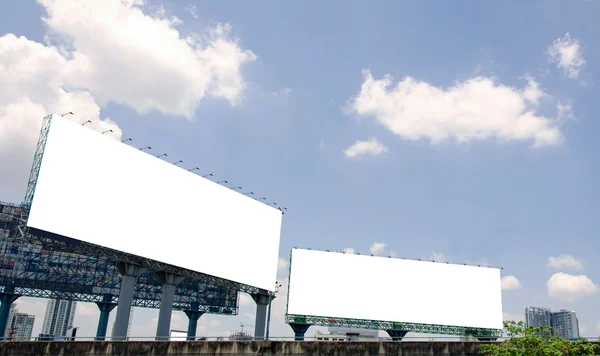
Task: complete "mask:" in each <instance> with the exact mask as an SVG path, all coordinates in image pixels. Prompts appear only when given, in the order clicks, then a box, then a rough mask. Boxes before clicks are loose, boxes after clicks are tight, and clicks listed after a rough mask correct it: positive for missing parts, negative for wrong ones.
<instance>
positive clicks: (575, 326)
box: [525, 307, 579, 339]
mask: <svg viewBox="0 0 600 356" xmlns="http://www.w3.org/2000/svg"><path fill="white" fill-rule="evenodd" d="M525 325H526V326H527V327H540V326H549V327H551V328H552V333H553V334H554V335H557V336H560V337H562V338H565V339H577V338H579V320H577V315H576V314H575V312H574V311H569V310H565V309H561V310H560V311H557V312H553V311H551V310H550V309H547V308H538V307H527V308H525Z"/></svg>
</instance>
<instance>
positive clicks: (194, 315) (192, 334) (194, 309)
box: [184, 302, 204, 340]
mask: <svg viewBox="0 0 600 356" xmlns="http://www.w3.org/2000/svg"><path fill="white" fill-rule="evenodd" d="M198 309H200V303H197V302H194V303H192V305H191V307H190V309H188V310H184V313H185V315H187V317H188V319H189V323H188V330H187V340H196V328H197V327H198V319H200V317H201V316H202V314H204V312H203V311H199V310H198Z"/></svg>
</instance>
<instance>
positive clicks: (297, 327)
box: [289, 323, 310, 341]
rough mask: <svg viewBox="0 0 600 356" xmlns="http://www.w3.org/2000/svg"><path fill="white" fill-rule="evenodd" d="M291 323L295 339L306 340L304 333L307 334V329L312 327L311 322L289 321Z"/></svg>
mask: <svg viewBox="0 0 600 356" xmlns="http://www.w3.org/2000/svg"><path fill="white" fill-rule="evenodd" d="M289 325H290V326H291V327H292V330H294V340H296V341H304V334H306V331H307V330H308V328H310V324H296V323H289Z"/></svg>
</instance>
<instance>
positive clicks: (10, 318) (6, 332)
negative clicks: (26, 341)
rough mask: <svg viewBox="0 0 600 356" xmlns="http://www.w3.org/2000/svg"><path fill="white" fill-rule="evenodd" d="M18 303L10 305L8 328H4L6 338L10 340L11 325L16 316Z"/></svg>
mask: <svg viewBox="0 0 600 356" xmlns="http://www.w3.org/2000/svg"><path fill="white" fill-rule="evenodd" d="M16 306H17V305H16V304H11V305H10V311H9V312H8V320H7V321H6V329H4V330H5V331H4V339H5V340H8V339H10V336H11V333H12V331H11V326H12V322H13V317H14V316H15V307H16Z"/></svg>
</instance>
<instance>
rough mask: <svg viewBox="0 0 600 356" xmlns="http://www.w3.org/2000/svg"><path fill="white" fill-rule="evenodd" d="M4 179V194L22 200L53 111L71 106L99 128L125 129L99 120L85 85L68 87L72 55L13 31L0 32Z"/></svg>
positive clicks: (115, 133) (0, 136) (78, 115)
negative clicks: (43, 126)
mask: <svg viewBox="0 0 600 356" xmlns="http://www.w3.org/2000/svg"><path fill="white" fill-rule="evenodd" d="M0 53H1V54H2V55H0V82H2V85H0V166H2V167H4V168H5V169H4V170H3V176H2V179H1V180H0V193H1V194H2V196H3V199H7V200H12V201H16V202H19V201H20V200H21V199H22V198H23V196H24V193H25V187H26V185H27V177H28V175H29V170H30V169H31V161H32V158H33V152H34V150H35V144H36V142H37V139H38V135H39V131H40V127H41V124H42V119H43V117H44V116H46V115H48V114H51V113H59V114H60V113H65V112H68V111H72V112H73V113H75V115H69V116H67V117H68V118H69V119H71V120H74V121H78V122H84V121H85V120H91V121H92V123H91V124H88V125H86V127H88V128H90V129H93V130H96V131H104V130H109V129H110V130H113V133H112V134H111V133H108V134H107V135H112V136H113V137H115V138H120V137H121V129H120V128H119V127H118V126H117V124H116V123H114V122H113V121H112V120H110V119H109V118H104V119H100V108H99V106H98V104H97V103H96V101H95V100H94V98H93V97H92V95H91V94H90V93H89V92H88V91H86V90H70V91H68V90H66V89H64V87H65V66H66V63H67V60H66V59H65V58H64V57H63V56H62V55H61V54H60V53H59V52H58V50H57V49H56V48H53V47H46V46H44V45H41V44H39V43H36V42H33V41H30V40H28V39H26V38H25V37H16V36H14V35H12V34H8V35H4V36H2V37H0Z"/></svg>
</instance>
